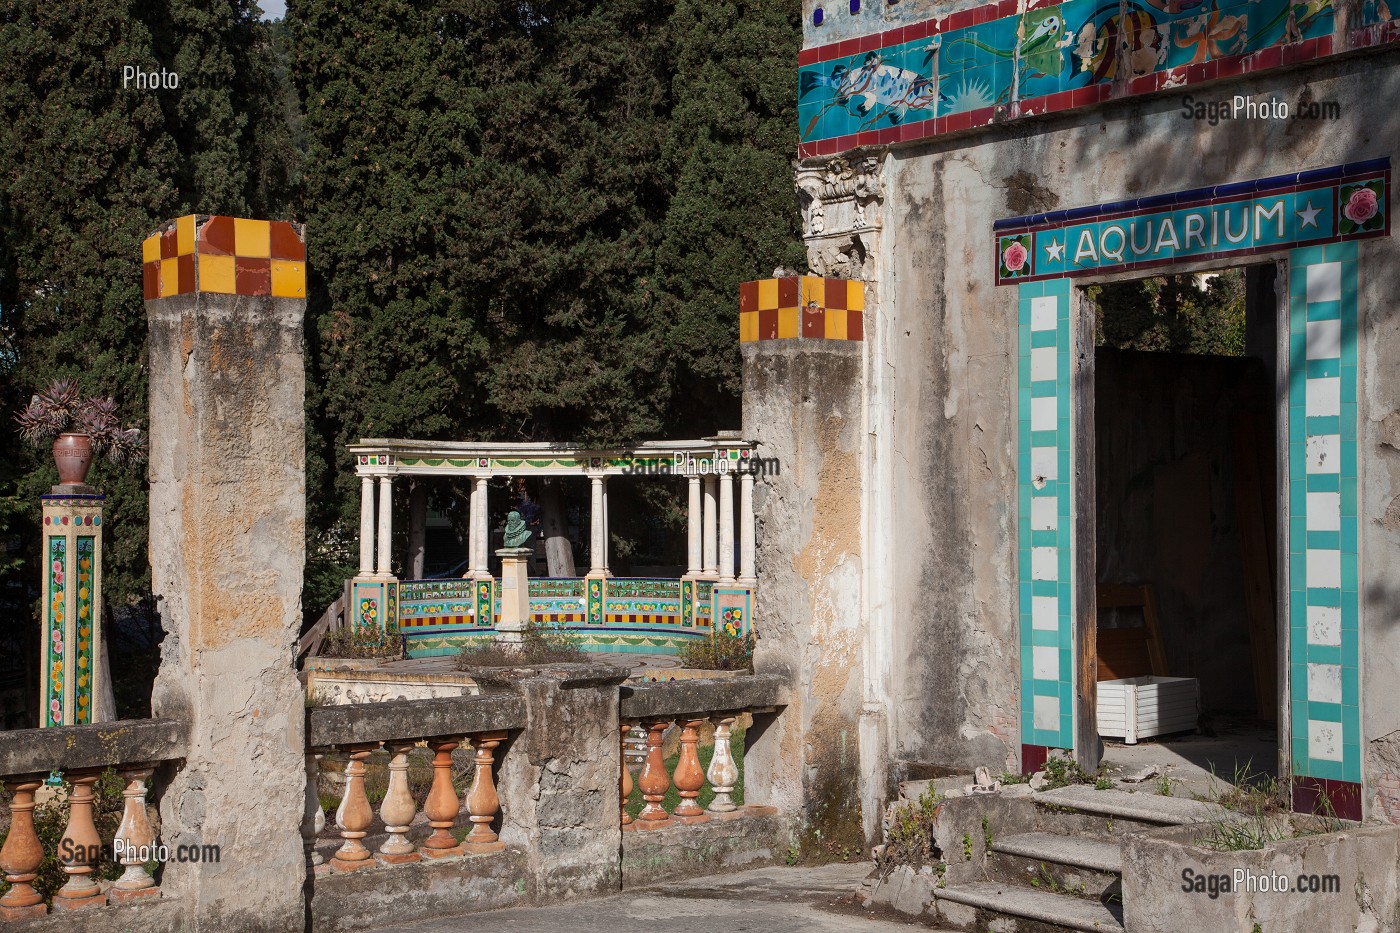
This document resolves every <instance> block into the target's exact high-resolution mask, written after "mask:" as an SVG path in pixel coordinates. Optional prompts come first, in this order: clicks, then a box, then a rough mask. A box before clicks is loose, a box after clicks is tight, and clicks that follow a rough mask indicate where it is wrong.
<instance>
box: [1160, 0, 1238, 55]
mask: <svg viewBox="0 0 1400 933" xmlns="http://www.w3.org/2000/svg"><path fill="white" fill-rule="evenodd" d="M1183 23H1184V25H1185V30H1184V31H1183V32H1181V33H1180V34H1179V35H1177V36H1176V37H1175V40H1174V41H1175V42H1176V46H1177V48H1180V49H1185V50H1187V51H1189V52H1190V53H1191V57H1190V58H1189V59H1187V60H1186V61H1185V62H1182V63H1181V64H1188V65H1193V64H1197V63H1199V62H1204V61H1210V60H1212V59H1216V58H1224V57H1225V56H1227V55H1237V54H1239V53H1241V52H1243V51H1244V47H1245V43H1246V41H1247V40H1248V36H1249V33H1248V30H1247V27H1248V19H1247V18H1246V17H1244V16H1223V15H1221V13H1220V6H1219V4H1218V3H1214V4H1211V8H1210V12H1209V13H1202V14H1201V15H1199V16H1192V17H1189V18H1187V19H1185V20H1183Z"/></svg>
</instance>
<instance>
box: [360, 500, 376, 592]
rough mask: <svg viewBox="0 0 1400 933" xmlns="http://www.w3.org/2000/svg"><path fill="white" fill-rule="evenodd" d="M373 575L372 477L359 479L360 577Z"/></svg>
mask: <svg viewBox="0 0 1400 933" xmlns="http://www.w3.org/2000/svg"><path fill="white" fill-rule="evenodd" d="M372 573H374V477H373V476H361V477H360V576H362V577H367V576H369V575H370V574H372Z"/></svg>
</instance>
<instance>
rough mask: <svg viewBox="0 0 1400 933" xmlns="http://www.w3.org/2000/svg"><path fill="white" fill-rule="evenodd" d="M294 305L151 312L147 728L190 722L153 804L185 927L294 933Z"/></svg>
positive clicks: (297, 416)
mask: <svg viewBox="0 0 1400 933" xmlns="http://www.w3.org/2000/svg"><path fill="white" fill-rule="evenodd" d="M305 304H306V303H305V301H304V300H303V299H290V298H270V297H248V296H234V295H211V294H202V293H194V294H186V295H180V296H175V297H170V298H163V299H156V300H152V301H148V302H147V306H146V307H147V315H148V318H149V322H150V343H149V348H150V350H149V352H150V417H151V422H150V423H151V462H150V483H151V492H150V510H151V538H150V540H151V545H150V550H151V555H150V556H151V583H152V588H153V589H154V591H155V593H156V597H157V599H159V600H160V603H159V607H160V613H161V620H162V624H163V626H164V628H165V632H166V635H165V641H164V642H163V643H162V645H161V665H160V673H159V675H158V677H157V678H156V683H155V689H154V693H153V696H152V709H153V712H154V715H156V716H157V717H165V718H172V719H181V720H184V721H186V722H188V723H189V724H190V729H189V751H188V754H187V756H186V758H185V761H184V762H183V764H182V765H181V766H180V767H179V768H178V770H176V771H175V773H174V774H173V776H172V779H171V781H170V783H169V784H168V785H167V786H166V789H165V792H164V794H163V796H162V799H161V801H160V808H161V820H162V827H161V837H162V842H164V843H166V844H167V845H169V846H170V847H171V848H172V849H173V848H174V847H175V846H177V845H180V844H185V843H204V844H215V845H218V846H221V847H222V853H221V858H220V861H219V862H218V863H217V864H199V865H187V864H174V863H172V864H168V865H166V866H165V867H164V870H163V877H162V879H161V883H162V887H163V888H164V890H165V892H166V895H167V896H168V897H172V898H175V897H178V898H180V899H182V900H183V901H184V902H185V903H186V904H187V906H188V908H189V910H190V913H189V917H190V918H191V929H204V930H220V931H237V930H260V931H276V930H289V931H290V930H301V929H302V928H303V923H304V904H303V900H302V881H303V878H304V876H305V865H304V863H303V858H304V856H303V852H302V844H301V836H300V832H299V825H300V823H301V818H302V807H303V802H304V781H303V775H304V773H305V765H304V759H303V755H304V747H303V742H304V736H303V731H304V703H303V694H302V689H301V685H300V683H298V681H297V676H296V670H295V668H294V666H293V663H292V648H293V645H294V643H295V641H296V636H297V632H298V629H299V627H300V624H301V582H302V565H303V562H304V557H305V499H306V491H305V480H304V472H305V470H304V460H305V452H304V444H303V437H304V433H305V431H304V416H303V404H304V394H305V386H304V378H305V377H304V372H305V368H304V363H303V359H302V316H303V313H304V311H305Z"/></svg>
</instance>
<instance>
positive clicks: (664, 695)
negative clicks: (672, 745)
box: [621, 674, 788, 720]
mask: <svg viewBox="0 0 1400 933" xmlns="http://www.w3.org/2000/svg"><path fill="white" fill-rule="evenodd" d="M787 702H788V687H787V680H786V678H783V677H780V676H778V675H776V674H757V675H751V676H748V677H732V678H724V679H714V680H700V679H694V680H674V681H667V682H666V683H657V684H629V685H627V686H624V687H623V688H622V703H621V716H622V718H623V719H625V720H640V719H648V718H651V717H657V716H673V717H678V716H684V715H689V714H703V715H709V714H710V713H715V712H722V711H730V710H733V711H738V710H745V709H754V708H756V707H758V708H761V707H766V706H786V705H787Z"/></svg>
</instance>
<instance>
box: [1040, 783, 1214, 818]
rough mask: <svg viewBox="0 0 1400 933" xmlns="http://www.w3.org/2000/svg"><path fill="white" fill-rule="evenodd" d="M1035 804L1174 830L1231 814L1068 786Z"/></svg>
mask: <svg viewBox="0 0 1400 933" xmlns="http://www.w3.org/2000/svg"><path fill="white" fill-rule="evenodd" d="M1033 799H1034V800H1035V802H1036V803H1037V804H1041V805H1046V804H1049V805H1051V806H1056V807H1064V808H1066V809H1069V810H1075V811H1078V812H1080V813H1089V814H1093V815H1096V816H1106V817H1119V818H1122V819H1126V820H1133V821H1135V822H1139V823H1149V824H1156V825H1159V826H1177V825H1180V824H1183V823H1206V822H1209V821H1211V820H1218V819H1226V820H1228V819H1233V818H1234V814H1232V813H1231V812H1230V811H1229V810H1227V809H1225V808H1224V807H1222V806H1220V805H1219V804H1214V803H1206V802H1204V801H1201V800H1183V799H1181V798H1179V797H1163V796H1160V795H1159V794H1146V793H1142V794H1135V793H1130V792H1128V791H1123V790H1095V789H1094V788H1092V787H1090V786H1089V785H1087V784H1072V785H1070V786H1069V787H1059V788H1056V789H1055V790H1047V791H1041V792H1040V793H1038V794H1036V795H1035V797H1034V798H1033Z"/></svg>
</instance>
